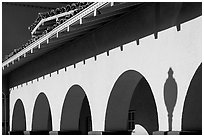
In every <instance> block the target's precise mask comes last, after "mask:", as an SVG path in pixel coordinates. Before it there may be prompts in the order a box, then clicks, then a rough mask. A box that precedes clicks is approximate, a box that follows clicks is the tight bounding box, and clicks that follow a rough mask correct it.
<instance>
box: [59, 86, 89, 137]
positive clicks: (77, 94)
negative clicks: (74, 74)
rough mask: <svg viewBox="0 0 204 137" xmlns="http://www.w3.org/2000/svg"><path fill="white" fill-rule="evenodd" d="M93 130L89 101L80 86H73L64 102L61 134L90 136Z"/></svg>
mask: <svg viewBox="0 0 204 137" xmlns="http://www.w3.org/2000/svg"><path fill="white" fill-rule="evenodd" d="M91 130H92V124H91V111H90V106H89V102H88V99H87V97H86V94H85V92H84V90H83V89H82V88H81V87H80V86H79V85H73V86H72V87H71V88H70V89H69V91H68V93H67V95H66V97H65V100H64V104H63V108H62V114H61V123H60V132H59V134H88V132H89V131H91Z"/></svg>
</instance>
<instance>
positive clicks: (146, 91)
mask: <svg viewBox="0 0 204 137" xmlns="http://www.w3.org/2000/svg"><path fill="white" fill-rule="evenodd" d="M135 124H139V125H141V126H143V127H144V128H145V129H146V130H147V132H148V134H152V133H153V131H157V130H158V115H157V108H156V104H155V100H154V96H153V94H152V90H151V88H150V86H149V84H148V82H147V81H146V79H145V78H144V77H143V76H142V75H141V74H140V73H139V72H137V71H134V70H129V71H126V72H124V73H123V74H122V75H121V76H120V77H119V78H118V79H117V81H116V83H115V84H114V86H113V89H112V91H111V94H110V97H109V101H108V106H107V110H106V119H105V134H131V132H132V130H133V129H134V128H135Z"/></svg>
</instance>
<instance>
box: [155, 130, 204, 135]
mask: <svg viewBox="0 0 204 137" xmlns="http://www.w3.org/2000/svg"><path fill="white" fill-rule="evenodd" d="M153 135H202V131H155V132H153Z"/></svg>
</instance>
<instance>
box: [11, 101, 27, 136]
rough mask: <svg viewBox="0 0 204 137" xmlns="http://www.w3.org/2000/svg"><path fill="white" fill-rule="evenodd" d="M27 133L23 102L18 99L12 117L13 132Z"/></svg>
mask: <svg viewBox="0 0 204 137" xmlns="http://www.w3.org/2000/svg"><path fill="white" fill-rule="evenodd" d="M19 131H26V116H25V109H24V105H23V102H22V101H21V99H18V100H17V101H16V103H15V105H14V110H13V115H12V132H19Z"/></svg>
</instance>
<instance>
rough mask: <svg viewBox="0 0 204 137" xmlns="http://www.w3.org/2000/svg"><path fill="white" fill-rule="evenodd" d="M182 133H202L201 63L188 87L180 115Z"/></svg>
mask: <svg viewBox="0 0 204 137" xmlns="http://www.w3.org/2000/svg"><path fill="white" fill-rule="evenodd" d="M182 130H183V131H202V63H201V64H200V66H199V67H198V69H197V70H196V72H195V74H194V76H193V78H192V80H191V83H190V85H189V88H188V91H187V94H186V98H185V102H184V107H183V114H182Z"/></svg>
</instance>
